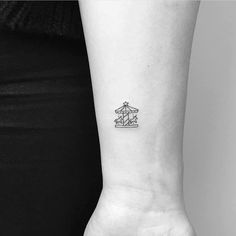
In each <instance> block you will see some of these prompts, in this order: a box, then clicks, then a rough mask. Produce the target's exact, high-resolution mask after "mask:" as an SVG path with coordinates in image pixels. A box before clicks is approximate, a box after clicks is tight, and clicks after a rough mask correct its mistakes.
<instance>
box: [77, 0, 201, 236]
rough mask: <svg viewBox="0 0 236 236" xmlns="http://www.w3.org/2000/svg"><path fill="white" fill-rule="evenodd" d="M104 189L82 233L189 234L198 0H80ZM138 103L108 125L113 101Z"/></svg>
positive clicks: (91, 235)
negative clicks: (190, 106)
mask: <svg viewBox="0 0 236 236" xmlns="http://www.w3.org/2000/svg"><path fill="white" fill-rule="evenodd" d="M79 3H80V9H81V15H82V21H83V27H84V32H85V39H86V45H87V50H88V56H89V63H90V70H91V76H92V85H93V92H94V98H95V99H94V100H95V109H96V117H97V124H98V131H99V139H100V145H101V158H102V172H103V190H102V193H101V196H100V199H99V202H98V205H97V207H96V209H95V211H94V213H93V215H92V217H91V219H90V221H89V223H88V225H87V228H86V231H85V234H84V235H85V236H193V235H195V233H194V230H193V227H192V226H191V223H190V222H189V219H188V217H187V215H186V211H185V207H184V200H183V180H182V178H183V161H182V156H183V155H182V146H183V128H184V113H185V103H186V90H187V79H188V70H189V59H190V53H191V45H192V39H193V32H194V27H195V22H196V17H197V12H198V7H199V2H197V1H180V0H81V1H80V2H79ZM124 101H128V102H129V103H130V105H131V106H133V107H136V108H138V109H139V113H138V124H139V126H138V127H137V128H125V129H122V128H120V129H119V128H115V123H114V120H115V119H116V118H117V116H116V114H115V112H114V111H115V109H117V108H119V107H120V106H122V104H123V102H124Z"/></svg>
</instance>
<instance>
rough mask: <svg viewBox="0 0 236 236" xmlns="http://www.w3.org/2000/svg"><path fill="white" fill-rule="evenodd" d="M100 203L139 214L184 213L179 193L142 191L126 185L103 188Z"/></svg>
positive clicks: (152, 190)
mask: <svg viewBox="0 0 236 236" xmlns="http://www.w3.org/2000/svg"><path fill="white" fill-rule="evenodd" d="M100 200H101V201H103V202H104V201H105V202H106V203H108V204H110V205H114V206H117V207H123V208H126V209H131V210H135V211H139V212H145V213H146V212H162V211H164V212H166V211H180V212H184V204H183V197H182V194H181V193H172V192H169V191H158V190H155V189H143V188H137V187H134V186H127V185H109V186H106V185H105V186H104V187H103V190H102V194H101V199H100Z"/></svg>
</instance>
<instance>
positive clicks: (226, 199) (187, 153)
mask: <svg viewBox="0 0 236 236" xmlns="http://www.w3.org/2000/svg"><path fill="white" fill-rule="evenodd" d="M184 161H185V177H184V183H185V200H186V206H187V211H188V213H189V216H190V218H191V221H192V223H193V224H194V226H195V228H196V231H197V233H198V236H235V235H236V2H235V1H231V2H226V1H219V2H214V1H202V3H201V6H200V11H199V15H198V20H197V25H196V30H195V36H194V42H193V49H192V57H191V66H190V77H189V90H188V100H187V110H186V123H185V136H184Z"/></svg>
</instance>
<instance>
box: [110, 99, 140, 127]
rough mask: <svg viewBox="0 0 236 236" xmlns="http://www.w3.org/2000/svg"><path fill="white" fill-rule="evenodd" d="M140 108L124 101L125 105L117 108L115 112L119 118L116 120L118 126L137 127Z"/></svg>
mask: <svg viewBox="0 0 236 236" xmlns="http://www.w3.org/2000/svg"><path fill="white" fill-rule="evenodd" d="M138 111H139V110H138V109H137V108H134V107H131V106H129V103H128V102H124V103H123V106H122V107H120V108H118V109H116V110H115V113H116V114H117V116H118V118H117V119H115V120H114V122H115V123H116V124H115V127H116V128H137V127H138V124H137V120H138V117H137V113H138Z"/></svg>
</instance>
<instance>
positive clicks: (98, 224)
mask: <svg viewBox="0 0 236 236" xmlns="http://www.w3.org/2000/svg"><path fill="white" fill-rule="evenodd" d="M129 192H132V193H131V194H130V193H129ZM135 192H136V193H134V190H133V189H132V190H131V191H130V190H128V189H127V188H126V191H124V189H122V190H121V189H110V190H108V191H107V190H106V191H104V190H103V192H102V194H101V197H100V200H99V203H98V205H97V208H96V210H95V212H94V214H93V215H92V217H91V219H90V221H89V223H88V225H87V227H86V231H85V234H84V236H194V235H195V233H194V231H193V228H192V227H191V225H190V223H189V221H188V219H187V217H186V214H185V211H184V209H181V208H176V209H171V208H169V206H170V205H169V206H166V207H165V208H166V209H164V208H163V207H162V209H161V208H160V209H158V207H157V206H155V204H154V202H152V200H151V201H149V200H148V196H147V194H146V193H145V194H142V193H140V192H139V191H138V192H137V191H135ZM128 196H129V197H128Z"/></svg>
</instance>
